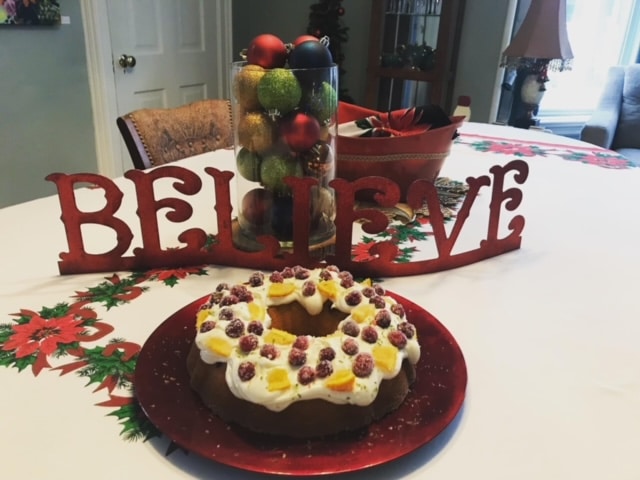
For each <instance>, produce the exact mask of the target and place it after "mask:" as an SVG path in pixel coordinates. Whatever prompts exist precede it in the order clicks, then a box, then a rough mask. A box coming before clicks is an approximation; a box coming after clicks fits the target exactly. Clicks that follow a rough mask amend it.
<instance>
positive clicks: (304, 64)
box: [289, 40, 333, 68]
mask: <svg viewBox="0 0 640 480" xmlns="http://www.w3.org/2000/svg"><path fill="white" fill-rule="evenodd" d="M332 64H333V58H332V57H331V52H330V51H329V49H328V48H327V47H326V46H325V45H324V44H323V43H322V42H319V41H314V40H308V41H306V42H302V43H301V44H299V45H297V46H296V47H294V49H293V50H291V52H290V53H289V67H290V68H326V67H330V66H331V65H332Z"/></svg>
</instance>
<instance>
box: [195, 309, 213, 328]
mask: <svg viewBox="0 0 640 480" xmlns="http://www.w3.org/2000/svg"><path fill="white" fill-rule="evenodd" d="M210 313H211V312H210V311H209V310H200V311H199V312H198V314H197V315H196V330H198V331H199V330H200V327H201V326H202V324H203V323H204V322H205V321H206V320H207V319H208V318H209V314H210Z"/></svg>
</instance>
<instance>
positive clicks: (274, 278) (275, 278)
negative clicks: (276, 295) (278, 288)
mask: <svg viewBox="0 0 640 480" xmlns="http://www.w3.org/2000/svg"><path fill="white" fill-rule="evenodd" d="M269 281H270V282H271V283H282V282H284V277H283V276H282V273H281V272H273V273H272V274H271V275H270V276H269Z"/></svg>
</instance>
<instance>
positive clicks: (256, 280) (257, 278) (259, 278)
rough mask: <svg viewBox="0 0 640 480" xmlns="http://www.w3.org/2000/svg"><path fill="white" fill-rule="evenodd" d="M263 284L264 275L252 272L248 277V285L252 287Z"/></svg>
mask: <svg viewBox="0 0 640 480" xmlns="http://www.w3.org/2000/svg"><path fill="white" fill-rule="evenodd" d="M262 284H264V273H262V272H253V273H252V274H251V276H250V277H249V285H251V286H252V287H259V286H261V285H262Z"/></svg>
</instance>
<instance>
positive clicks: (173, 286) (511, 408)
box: [0, 122, 640, 480]
mask: <svg viewBox="0 0 640 480" xmlns="http://www.w3.org/2000/svg"><path fill="white" fill-rule="evenodd" d="M458 133H459V135H458V136H457V138H455V140H454V141H453V144H452V145H451V150H450V153H449V155H448V157H447V159H446V162H445V163H444V165H443V167H442V169H441V171H440V174H439V179H438V180H439V181H440V180H441V181H442V185H443V189H445V190H446V188H448V187H451V186H452V185H453V187H455V188H454V190H455V189H457V190H456V191H457V192H458V194H457V197H455V198H454V199H453V200H452V201H451V203H450V204H448V205H446V208H447V211H448V218H449V219H450V222H454V221H455V219H456V212H457V211H458V209H459V208H460V200H461V199H462V198H463V197H464V186H465V185H466V184H467V179H468V178H470V177H477V176H480V175H486V174H487V172H489V171H490V170H491V169H492V167H494V166H496V165H505V164H508V163H509V162H511V161H513V160H522V161H524V162H525V163H526V165H527V166H528V176H527V179H526V182H524V183H523V184H522V185H519V186H518V188H519V189H520V190H521V191H522V201H521V203H520V205H519V206H518V208H517V211H516V212H512V215H515V214H517V215H521V216H522V217H524V220H525V224H524V228H523V231H522V240H521V244H520V248H517V249H514V250H512V251H509V252H507V253H504V254H500V255H496V256H493V257H491V258H487V259H484V260H481V261H477V262H475V263H471V264H468V265H464V266H460V267H457V268H452V269H446V270H442V271H437V272H431V273H423V274H418V275H404V276H386V277H383V278H378V279H376V281H377V282H380V284H381V285H383V286H384V288H385V289H386V290H387V291H389V292H392V293H393V294H396V295H398V296H399V297H401V298H403V299H408V300H409V301H410V302H412V304H415V306H416V308H417V309H418V310H419V311H421V312H425V313H426V314H428V317H429V318H430V319H432V321H434V322H436V323H435V324H437V328H439V329H440V331H442V332H445V333H446V335H449V336H450V338H451V339H453V340H452V344H453V345H454V347H455V349H456V352H459V354H460V356H459V357H458V363H459V364H458V367H459V368H462V370H463V372H464V378H463V380H464V381H463V382H462V383H461V384H458V386H457V389H458V391H457V393H458V397H457V398H458V399H459V400H460V401H459V402H458V403H457V404H456V405H455V406H454V407H453V410H452V411H451V416H450V418H448V419H447V421H446V424H444V425H442V428H440V429H438V431H436V432H433V431H429V433H425V435H424V436H421V435H420V431H418V432H417V433H415V432H414V433H412V434H410V435H409V434H406V432H403V431H401V430H400V429H397V430H394V429H393V428H392V427H385V428H388V429H389V432H387V435H386V436H380V437H376V439H375V440H371V439H370V440H367V437H366V436H360V437H353V438H350V439H349V440H348V441H346V442H345V443H343V444H340V443H337V444H336V445H338V446H337V447H336V445H333V446H332V448H334V447H335V452H336V453H335V454H332V455H331V456H330V457H327V458H325V459H324V460H323V461H322V466H321V467H318V466H314V467H313V468H308V469H305V467H304V465H305V464H306V463H305V462H307V461H309V462H311V461H312V460H311V459H312V457H313V455H314V451H313V448H309V449H308V450H309V451H308V455H307V457H305V456H304V455H301V454H300V453H299V449H298V450H296V449H297V448H298V447H299V445H296V442H293V443H277V442H276V443H277V445H278V447H277V448H275V447H274V449H271V450H269V449H268V448H263V450H259V449H253V448H252V446H251V445H241V444H238V443H237V441H238V440H237V437H234V428H235V427H234V426H233V425H226V424H224V423H223V422H220V421H218V420H215V421H214V420H212V419H211V418H205V417H206V415H205V417H199V420H198V421H199V422H204V423H206V422H213V423H212V425H213V426H212V427H211V430H212V431H207V434H208V435H210V436H211V438H213V439H214V440H212V441H211V442H209V443H207V445H206V446H204V447H203V445H202V441H199V443H198V444H194V442H193V441H190V440H189V439H187V440H186V441H185V438H184V437H182V438H181V439H178V440H176V438H175V437H174V436H173V434H172V432H171V428H169V429H167V427H166V425H167V421H168V422H169V423H168V424H169V425H171V424H172V422H173V423H174V424H178V423H180V422H184V420H183V418H185V416H186V417H189V415H191V414H192V409H191V408H186V409H185V408H184V407H182V406H181V404H180V403H179V402H176V403H175V405H173V407H172V402H174V400H173V399H172V398H168V397H165V396H164V394H159V395H158V401H159V402H160V401H162V402H165V403H168V404H169V407H170V408H173V409H174V410H175V411H174V413H175V421H174V420H172V415H167V417H168V418H165V419H163V422H161V425H160V426H159V424H158V422H157V421H156V419H154V418H151V417H150V416H149V415H148V410H147V409H145V405H141V404H140V402H139V401H138V398H137V397H136V382H141V381H145V382H146V379H145V378H144V377H143V376H140V374H139V372H138V373H136V370H137V367H138V360H139V359H140V358H141V355H142V354H143V352H144V351H145V346H146V345H147V344H148V342H150V341H151V340H152V339H153V341H154V342H158V341H162V340H163V339H162V338H160V339H159V337H158V336H159V335H160V337H162V335H163V333H162V330H158V329H161V328H162V326H163V325H166V322H168V321H170V320H171V319H173V320H175V318H177V317H176V314H177V313H179V312H182V313H181V315H182V319H183V320H184V316H185V315H187V316H189V315H191V312H192V311H193V310H189V306H190V305H191V306H192V305H193V302H194V301H197V300H198V299H201V298H204V297H206V296H207V295H208V294H209V293H210V292H212V291H213V290H214V289H215V287H216V285H217V284H219V283H221V282H228V283H230V284H231V283H241V282H244V281H246V280H247V278H248V276H249V275H250V274H251V272H252V270H251V269H246V268H237V267H233V266H229V265H224V264H208V265H197V266H193V265H189V266H184V267H172V268H164V269H163V268H153V269H149V270H145V271H127V270H113V271H104V272H96V273H76V274H74V273H71V274H61V273H60V271H59V266H58V262H59V260H60V254H61V253H62V252H66V251H67V250H68V242H67V236H66V232H65V224H64V223H63V221H62V220H61V206H60V199H59V197H58V195H52V196H49V197H45V198H38V199H35V200H32V201H29V202H25V203H21V204H17V205H13V206H9V207H6V208H3V209H0V225H2V231H1V233H0V272H1V276H0V391H1V393H0V411H1V412H2V413H1V414H0V478H2V479H6V480H14V479H15V480H22V479H43V480H44V479H68V480H73V479H81V478H82V479H84V478H91V479H94V480H98V479H105V480H107V479H109V480H114V479H132V480H138V479H143V478H144V479H147V478H154V479H162V480H165V479H187V478H203V479H205V478H207V479H222V478H224V479H249V480H251V479H255V480H258V479H266V478H282V477H290V478H299V477H300V478H302V477H306V478H309V477H314V476H323V477H328V478H335V479H336V480H337V479H340V480H343V479H344V480H347V479H348V480H360V479H367V480H370V479H380V480H382V479H384V480H389V479H432V480H440V479H491V480H512V479H516V478H517V479H519V480H540V479H563V480H564V479H580V480H588V479H593V480H596V479H597V480H602V479H615V480H638V479H640V301H639V298H640V297H639V292H640V166H638V165H635V164H633V163H632V162H630V161H629V160H627V159H626V158H624V157H622V156H620V155H619V154H617V153H615V152H613V151H610V150H606V149H602V148H600V147H597V146H594V145H590V144H587V143H584V142H581V141H579V140H576V139H572V138H568V137H562V136H558V135H554V134H552V133H549V132H545V131H540V130H536V129H528V130H525V129H519V128H513V127H509V126H504V125H495V124H483V123H478V122H465V123H464V124H462V125H461V127H460V128H459V131H458ZM176 165H179V166H181V167H183V168H187V169H189V170H190V171H193V172H196V173H198V175H201V176H203V178H204V177H205V176H206V175H205V173H204V169H205V167H207V166H215V167H216V168H219V169H221V170H228V171H232V172H233V171H234V155H233V150H218V151H216V152H209V153H205V154H202V155H198V156H195V157H191V158H187V159H184V160H180V161H178V162H177V163H176ZM65 173H68V174H72V173H76V172H65ZM209 180H210V179H209ZM44 181H46V180H45V179H43V182H44ZM113 182H114V183H115V184H116V185H117V186H118V188H119V189H120V190H121V191H122V192H123V193H124V200H123V202H122V205H121V206H120V211H119V215H121V216H122V217H123V218H125V219H126V221H127V222H129V223H130V224H134V223H135V221H136V218H137V217H136V201H135V195H134V194H133V190H132V189H133V186H132V184H131V182H130V181H129V180H128V179H127V178H125V177H120V178H116V179H113ZM157 188H159V189H161V190H162V189H166V190H169V189H171V185H170V182H166V183H163V182H159V183H158V184H157ZM237 194H238V192H237V191H236V188H235V187H234V185H233V183H232V184H231V200H232V202H234V201H235V196H236V195H237ZM75 195H76V198H77V199H78V202H79V203H81V204H82V205H83V208H86V209H88V210H91V209H99V208H101V206H102V205H104V195H103V192H102V191H101V189H99V188H95V187H94V186H92V185H83V186H81V187H79V188H77V189H76V190H75ZM211 198H212V197H211V196H210V192H207V188H204V189H203V192H202V196H200V197H199V196H195V197H193V199H192V200H190V201H191V202H192V203H193V204H194V205H195V206H198V204H199V203H202V204H206V208H200V209H198V208H195V209H194V210H195V211H194V217H193V219H192V221H193V223H194V225H207V226H210V227H211V229H215V222H214V221H213V220H212V218H211V211H212V210H211V208H210V207H211ZM490 201H491V195H490V194H489V193H481V194H480V195H479V196H478V198H477V199H476V202H475V203H474V205H473V208H472V209H471V211H470V216H469V219H468V221H467V222H466V223H465V224H464V228H463V232H462V235H461V238H462V239H461V243H460V245H461V247H460V248H472V247H473V246H476V247H477V245H478V243H479V242H482V241H483V239H484V238H485V236H486V235H487V225H486V214H487V213H486V212H487V211H488V206H489V204H490ZM503 221H504V222H508V216H507V218H506V219H503ZM394 222H395V223H394ZM183 227H184V226H181V228H183ZM167 228H168V229H170V227H167ZM354 228H358V227H355V226H354ZM389 228H390V229H391V230H388V231H386V232H383V233H381V234H379V235H378V239H382V238H384V239H386V240H389V239H390V238H391V239H392V241H394V242H396V244H397V246H398V252H399V257H398V259H397V261H398V262H411V261H417V260H418V259H420V258H423V257H421V255H422V256H424V255H427V253H425V252H429V251H430V249H431V250H433V237H432V234H431V233H430V231H429V228H430V225H429V222H428V221H427V220H424V218H421V219H416V217H415V216H410V218H408V219H394V220H393V221H392V223H391V224H390V227H389ZM83 229H84V230H83V234H84V235H85V236H86V238H91V240H92V242H93V243H92V246H91V248H93V249H95V251H105V250H104V249H108V248H110V247H109V245H112V244H113V242H114V238H113V237H114V235H113V232H112V231H110V230H109V229H108V228H105V227H104V226H100V225H85V226H83ZM390 232H391V233H390ZM398 232H400V233H401V234H398ZM166 235H167V236H168V237H170V236H171V232H170V231H169V230H167V233H166ZM371 236H372V237H376V235H371ZM354 238H355V241H354V245H353V246H352V251H353V255H354V257H358V258H359V259H361V260H363V261H366V260H367V255H368V254H369V253H368V250H367V245H368V244H369V243H370V240H371V239H366V240H358V237H354ZM374 239H375V238H374ZM185 309H187V310H185ZM178 316H180V315H178ZM187 321H191V317H189V318H188V319H187ZM194 321H195V317H194ZM167 335H169V334H167ZM165 354H166V355H171V353H170V352H169V353H165ZM428 355H429V352H428V351H427V350H426V349H424V348H423V352H422V356H421V360H420V361H426V360H424V359H425V358H427V357H428ZM163 358H164V357H159V358H157V359H155V360H154V359H151V360H149V359H147V363H148V362H149V361H152V362H153V361H157V363H158V365H159V367H158V368H160V369H161V368H162V366H161V365H163V363H162V360H163ZM184 368H186V366H185V367H184ZM167 378H169V376H168V377H167ZM167 381H169V380H167ZM425 381H426V380H425V379H424V378H423V379H421V378H420V376H418V378H417V379H416V388H420V385H422V383H421V382H425ZM139 387H140V388H142V385H139ZM184 390H186V391H187V392H188V389H184ZM182 394H183V395H184V394H185V393H184V391H183V393H182ZM187 394H188V393H187ZM195 401H197V400H195ZM400 408H401V409H402V408H403V407H402V406H401V407H400ZM193 411H195V408H194V409H193ZM199 415H202V413H200V414H199ZM210 415H211V416H213V414H210ZM385 425H386V424H385ZM420 428H425V430H424V431H425V432H427V431H428V428H429V425H422V426H421V427H420ZM405 434H406V435H408V436H410V440H409V446H408V447H406V448H405V449H404V450H402V451H401V453H398V454H396V455H392V456H391V457H389V456H386V457H385V456H384V453H385V450H387V449H391V448H392V447H393V445H392V444H393V443H394V442H401V441H403V439H404V435H405ZM232 437H233V438H234V439H235V440H234V442H236V443H234V446H233V447H229V445H227V443H226V439H227V438H232ZM407 438H408V437H407ZM321 441H324V442H332V441H333V440H331V439H326V440H321ZM337 441H338V440H336V442H337ZM246 442H248V443H250V442H251V440H250V439H248V438H247V439H246ZM205 443H206V442H205ZM267 443H268V442H267ZM297 443H302V444H304V443H305V441H304V440H301V441H299V442H297ZM365 444H366V445H365ZM316 445H317V444H316ZM340 445H342V447H340ZM325 447H327V445H321V446H320V447H318V448H320V449H324V448H325ZM327 448H328V447H327ZM340 448H343V449H344V451H343V452H340ZM203 452H204V453H203ZM216 452H222V453H220V454H216ZM292 452H297V453H292ZM380 455H382V456H380ZM267 457H269V458H270V459H271V463H269V464H268V466H265V465H267V464H266V463H265V458H267ZM379 458H383V460H381V461H378V459H379ZM238 459H241V460H238ZM309 465H311V463H310V464H309ZM314 465H317V462H316V463H315V464H314Z"/></svg>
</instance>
